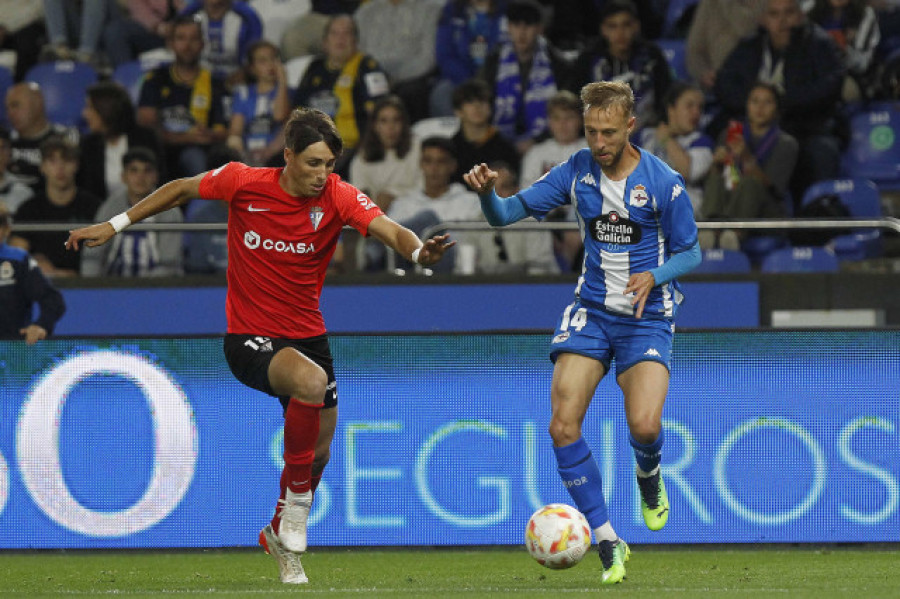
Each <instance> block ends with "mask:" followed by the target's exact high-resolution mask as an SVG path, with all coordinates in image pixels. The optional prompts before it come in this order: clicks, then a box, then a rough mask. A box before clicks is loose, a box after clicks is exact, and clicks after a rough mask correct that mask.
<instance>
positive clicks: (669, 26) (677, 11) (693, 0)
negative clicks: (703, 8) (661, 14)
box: [662, 0, 700, 37]
mask: <svg viewBox="0 0 900 599" xmlns="http://www.w3.org/2000/svg"><path fill="white" fill-rule="evenodd" d="M699 1H700V0H669V5H668V7H667V8H666V17H665V19H664V20H663V30H662V34H663V37H670V36H672V35H673V34H674V33H675V32H676V26H677V25H678V21H680V20H681V18H682V17H683V16H684V13H686V12H687V11H688V10H689V9H690V8H691V7H693V6H694V5H695V4H697V3H698V2H699Z"/></svg>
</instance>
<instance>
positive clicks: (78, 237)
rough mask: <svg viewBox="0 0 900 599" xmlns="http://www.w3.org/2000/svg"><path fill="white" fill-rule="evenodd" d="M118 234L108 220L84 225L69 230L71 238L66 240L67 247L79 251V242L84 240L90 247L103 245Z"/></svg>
mask: <svg viewBox="0 0 900 599" xmlns="http://www.w3.org/2000/svg"><path fill="white" fill-rule="evenodd" d="M115 235H116V230H115V229H113V227H112V225H111V224H109V222H108V221H106V222H102V223H97V224H96V225H91V226H90V227H83V228H81V229H75V230H74V231H69V238H68V239H67V240H66V249H67V250H75V251H78V244H79V242H82V241H83V242H84V245H86V246H87V247H89V248H92V247H96V246H98V245H103V244H104V243H106V242H107V241H109V240H110V239H112V238H113V237H115Z"/></svg>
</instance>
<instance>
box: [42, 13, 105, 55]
mask: <svg viewBox="0 0 900 599" xmlns="http://www.w3.org/2000/svg"><path fill="white" fill-rule="evenodd" d="M43 2H44V17H45V21H46V25H47V36H48V37H49V40H50V44H49V45H48V46H47V47H46V48H45V49H44V52H43V53H42V58H43V59H44V60H77V61H79V62H87V63H91V64H93V65H95V66H97V65H99V64H101V63H102V62H104V61H105V60H106V59H105V56H102V55H101V54H100V53H99V50H100V36H101V34H102V33H103V27H104V25H105V24H106V21H107V20H108V19H109V18H110V16H111V15H112V14H113V12H114V11H116V10H118V7H117V6H116V3H115V0H81V1H80V2H72V1H71V0H43Z"/></svg>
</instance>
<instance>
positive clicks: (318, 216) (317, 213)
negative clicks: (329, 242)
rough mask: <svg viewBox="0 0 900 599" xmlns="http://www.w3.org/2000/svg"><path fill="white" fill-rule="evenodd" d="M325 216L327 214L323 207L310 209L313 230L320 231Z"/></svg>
mask: <svg viewBox="0 0 900 599" xmlns="http://www.w3.org/2000/svg"><path fill="white" fill-rule="evenodd" d="M324 215H325V212H324V211H323V210H322V207H321V206H313V207H312V208H310V209H309V220H310V221H311V222H312V226H313V230H314V231H318V230H319V224H320V223H321V222H322V217H323V216H324Z"/></svg>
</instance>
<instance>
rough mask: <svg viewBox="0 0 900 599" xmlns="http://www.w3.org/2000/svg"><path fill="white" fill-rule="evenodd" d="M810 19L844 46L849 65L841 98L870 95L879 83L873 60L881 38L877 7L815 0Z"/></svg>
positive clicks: (858, 0)
mask: <svg viewBox="0 0 900 599" xmlns="http://www.w3.org/2000/svg"><path fill="white" fill-rule="evenodd" d="M809 19H810V20H811V21H812V22H813V23H816V24H817V25H819V26H820V27H821V28H822V29H824V30H825V31H827V32H828V34H829V35H830V36H831V37H832V39H833V40H834V41H835V43H836V44H837V45H838V47H839V48H840V49H841V53H842V55H843V57H844V66H845V67H846V68H847V76H846V77H845V78H844V86H843V90H842V93H841V96H842V98H843V99H844V100H845V101H847V102H854V101H858V100H861V99H863V98H871V97H872V96H873V95H874V92H875V89H874V88H875V85H876V77H875V74H876V73H875V69H873V68H872V67H873V66H874V65H873V62H872V59H873V58H874V56H875V49H876V48H877V47H878V43H879V42H880V41H881V32H880V30H879V29H878V18H877V17H876V16H875V10H874V9H873V8H872V7H871V6H868V4H867V3H866V0H816V1H815V4H814V5H813V7H812V10H811V11H810V12H809Z"/></svg>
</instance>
